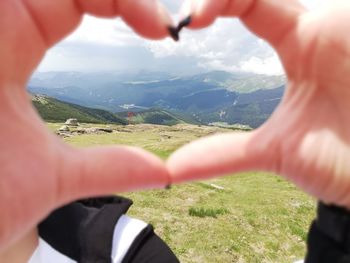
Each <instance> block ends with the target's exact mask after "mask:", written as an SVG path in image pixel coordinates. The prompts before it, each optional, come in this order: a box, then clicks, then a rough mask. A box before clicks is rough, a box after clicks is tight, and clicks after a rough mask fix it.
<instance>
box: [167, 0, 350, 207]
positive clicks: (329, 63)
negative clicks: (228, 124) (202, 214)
mask: <svg viewBox="0 0 350 263" xmlns="http://www.w3.org/2000/svg"><path fill="white" fill-rule="evenodd" d="M186 7H187V8H184V10H187V12H188V14H192V24H191V27H192V28H201V27H206V26H208V25H210V24H211V23H212V22H213V21H214V20H215V19H216V18H217V17H220V16H232V17H239V18H240V19H241V20H242V21H243V23H245V24H246V25H247V27H248V28H249V29H250V30H252V31H253V32H255V33H256V34H257V35H258V36H260V37H262V38H264V39H265V40H267V41H268V42H269V43H270V44H271V45H272V46H273V47H274V48H275V50H276V51H277V53H278V55H279V57H280V59H281V60H282V63H283V65H284V68H285V71H286V74H287V76H288V83H287V88H286V92H285V96H284V98H283V100H282V102H281V104H280V105H279V107H278V108H277V110H276V111H275V113H274V114H273V115H272V116H271V118H270V119H269V120H268V121H267V122H266V123H265V124H264V125H263V126H262V127H261V128H259V129H257V130H255V131H253V132H250V133H232V134H225V135H218V136H213V137H209V138H206V139H201V140H199V141H196V142H194V143H191V144H190V145H188V146H185V147H184V148H182V149H180V150H179V151H178V152H176V153H175V154H174V155H173V156H171V158H170V160H169V161H168V168H169V169H170V171H171V174H172V177H173V180H174V181H175V182H181V181H187V180H193V179H203V178H208V177H211V176H214V175H219V174H227V173H231V172H241V171H248V170H266V171H271V172H275V173H278V174H281V175H283V176H284V177H285V178H287V179H288V180H291V181H292V182H294V183H295V184H297V185H298V186H299V187H301V188H302V189H303V190H305V191H306V192H308V193H310V194H312V195H313V196H314V197H316V198H319V199H321V200H323V201H326V202H329V203H333V204H338V205H342V206H347V207H349V208H350V36H349V33H348V32H350V15H349V14H350V2H349V1H347V0H343V1H341V0H332V1H329V3H328V5H326V6H325V7H323V8H321V9H319V10H317V11H312V12H309V11H307V10H306V9H305V8H304V7H303V6H302V5H301V4H300V3H299V2H298V1H297V0H284V1H281V0H221V1H214V0H213V1H210V0H202V1H195V0H194V1H188V2H187V3H186ZM232 37H234V36H232Z"/></svg>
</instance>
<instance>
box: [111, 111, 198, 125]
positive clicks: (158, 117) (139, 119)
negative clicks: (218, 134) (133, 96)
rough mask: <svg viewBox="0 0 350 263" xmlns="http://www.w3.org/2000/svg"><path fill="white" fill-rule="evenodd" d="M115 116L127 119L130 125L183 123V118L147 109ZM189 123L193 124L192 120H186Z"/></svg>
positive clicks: (166, 112)
mask: <svg viewBox="0 0 350 263" xmlns="http://www.w3.org/2000/svg"><path fill="white" fill-rule="evenodd" d="M116 116H118V117H120V118H125V119H128V121H129V122H130V123H131V124H143V123H148V124H158V125H167V126H169V125H176V124H182V123H185V121H184V120H183V118H181V117H180V116H176V115H175V114H173V113H170V112H168V111H165V110H161V109H149V110H145V111H139V112H132V113H131V112H119V113H116ZM188 122H189V123H195V121H194V120H188Z"/></svg>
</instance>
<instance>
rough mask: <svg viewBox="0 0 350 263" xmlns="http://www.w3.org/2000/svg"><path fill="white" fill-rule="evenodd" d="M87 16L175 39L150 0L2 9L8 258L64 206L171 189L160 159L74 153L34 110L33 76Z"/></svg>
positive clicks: (24, 1) (114, 150) (9, 2)
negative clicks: (139, 190)
mask: <svg viewBox="0 0 350 263" xmlns="http://www.w3.org/2000/svg"><path fill="white" fill-rule="evenodd" d="M84 13H90V14H93V15H96V16H104V17H114V16H117V15H120V16H121V17H122V18H123V19H124V20H125V21H126V22H127V23H128V24H129V25H130V26H131V27H132V28H133V29H134V30H135V31H136V32H138V33H139V34H141V35H142V36H144V37H148V38H153V39H160V38H164V37H166V36H168V31H167V27H168V26H169V25H171V20H170V17H169V16H168V14H167V12H166V11H165V10H164V9H163V8H162V7H161V6H160V5H159V3H158V2H157V1H150V0H129V1H125V0H119V1H118V0H56V1H47V0H2V1H0V123H1V125H2V129H1V132H0V147H1V149H2V152H1V154H0V177H1V179H0V211H1V217H0V252H1V251H2V250H4V249H5V248H6V247H8V246H10V245H11V244H13V242H14V241H16V240H18V239H19V238H20V237H21V236H23V235H24V234H25V233H26V232H28V231H29V230H30V229H31V228H33V227H34V226H35V225H36V224H37V223H38V222H39V221H40V220H41V219H43V218H44V217H45V216H46V215H47V214H48V213H49V212H50V211H51V210H53V209H54V208H56V207H58V206H60V205H62V204H64V203H67V202H69V201H72V200H75V199H78V198H83V197H87V196H97V195H101V194H107V193H113V192H116V191H119V192H121V191H126V190H132V189H137V188H141V187H142V188H146V187H164V186H165V185H167V184H168V183H169V175H168V172H167V170H166V168H165V165H164V164H163V162H161V161H160V160H159V159H158V158H156V157H154V156H153V155H151V154H148V153H146V152H144V151H141V150H139V149H135V148H130V147H108V148H106V147H103V148H94V149H87V150H82V149H75V148H72V147H70V146H68V145H66V144H64V143H63V142H61V140H59V139H58V138H56V136H54V135H52V134H51V133H50V132H48V130H47V129H46V127H45V125H44V124H43V123H42V121H41V120H40V118H39V117H38V115H37V114H36V112H35V111H34V110H33V107H32V105H31V102H30V101H31V100H30V98H29V96H28V94H27V92H26V85H27V81H28V79H29V77H30V75H31V74H32V72H33V71H34V69H35V67H36V66H37V65H38V64H39V62H40V60H41V59H42V57H43V56H44V54H45V52H46V50H47V49H48V48H49V47H51V46H52V45H54V44H55V43H56V42H58V41H59V40H61V39H62V38H63V37H65V36H66V35H67V34H68V33H69V32H71V31H72V30H74V29H75V28H76V27H77V26H78V24H79V23H80V21H81V19H82V16H83V14H84Z"/></svg>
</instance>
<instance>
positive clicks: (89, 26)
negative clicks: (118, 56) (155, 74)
mask: <svg viewBox="0 0 350 263" xmlns="http://www.w3.org/2000/svg"><path fill="white" fill-rule="evenodd" d="M141 41H143V40H142V39H141V38H140V37H139V36H137V35H136V34H135V33H133V31H132V30H131V29H130V28H129V27H128V26H127V25H126V24H125V23H124V22H123V21H122V20H121V19H113V20H109V19H98V18H95V17H92V16H85V17H84V20H83V22H82V24H81V25H80V27H79V28H78V29H77V30H76V31H75V32H74V33H73V34H72V35H70V36H69V37H68V38H67V39H66V40H65V42H68V43H69V42H70V43H76V44H86V43H88V44H99V45H109V46H127V45H139V43H140V42H141Z"/></svg>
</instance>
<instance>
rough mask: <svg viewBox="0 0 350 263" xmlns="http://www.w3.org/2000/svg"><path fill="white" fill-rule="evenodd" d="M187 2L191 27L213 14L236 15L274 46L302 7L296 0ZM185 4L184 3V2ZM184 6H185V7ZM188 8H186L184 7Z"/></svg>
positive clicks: (209, 20)
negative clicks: (190, 16)
mask: <svg viewBox="0 0 350 263" xmlns="http://www.w3.org/2000/svg"><path fill="white" fill-rule="evenodd" d="M188 1H196V0H188ZM196 2H197V4H192V5H190V6H191V8H192V10H190V11H189V12H190V15H192V24H191V25H190V27H192V28H201V27H207V26H208V25H210V24H211V23H213V22H214V20H215V19H216V18H217V17H220V16H232V17H239V18H240V19H241V20H242V21H243V22H244V23H245V24H246V25H247V26H248V27H249V28H250V29H251V30H252V31H253V32H254V33H256V34H257V35H258V36H260V37H262V38H264V39H266V40H267V41H269V42H270V43H271V44H272V45H273V46H277V45H278V44H279V42H280V40H281V39H282V38H283V37H284V36H285V35H286V34H288V33H289V32H291V30H292V29H295V28H296V25H297V22H298V18H299V17H300V15H301V14H303V13H304V12H305V11H306V9H305V7H304V6H303V5H302V4H301V3H300V2H299V1H297V0H284V1H280V0H221V1H212V0H199V1H196ZM186 5H187V6H189V4H188V3H186V4H185V6H186ZM187 9H188V8H187ZM187 12H188V11H187Z"/></svg>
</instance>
